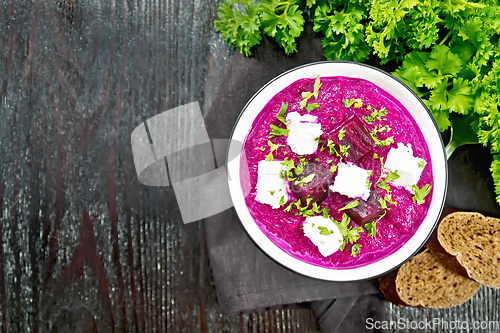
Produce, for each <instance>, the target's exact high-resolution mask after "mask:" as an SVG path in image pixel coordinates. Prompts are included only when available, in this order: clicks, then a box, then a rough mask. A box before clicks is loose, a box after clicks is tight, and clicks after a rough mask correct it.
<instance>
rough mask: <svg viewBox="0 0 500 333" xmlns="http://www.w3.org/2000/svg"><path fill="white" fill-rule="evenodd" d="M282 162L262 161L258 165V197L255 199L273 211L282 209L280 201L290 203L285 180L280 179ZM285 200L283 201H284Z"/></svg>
mask: <svg viewBox="0 0 500 333" xmlns="http://www.w3.org/2000/svg"><path fill="white" fill-rule="evenodd" d="M281 162H282V161H265V160H263V161H260V162H259V164H258V165H257V168H258V169H257V186H256V189H257V195H256V197H255V199H256V200H257V201H259V202H261V203H263V204H268V205H270V206H271V207H272V208H273V209H276V208H279V207H280V201H281V200H283V202H287V201H288V194H287V190H286V189H287V186H286V181H285V179H282V178H281V177H280V173H281V171H282V170H283V165H281ZM282 198H283V199H282Z"/></svg>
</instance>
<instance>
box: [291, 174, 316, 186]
mask: <svg viewBox="0 0 500 333" xmlns="http://www.w3.org/2000/svg"><path fill="white" fill-rule="evenodd" d="M315 176H316V174H314V173H311V174H310V175H309V176H307V177H304V178H302V179H301V180H296V181H295V185H301V184H307V183H309V182H311V181H312V180H313V179H314V177H315Z"/></svg>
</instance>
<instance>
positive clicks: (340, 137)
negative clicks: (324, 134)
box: [338, 128, 345, 141]
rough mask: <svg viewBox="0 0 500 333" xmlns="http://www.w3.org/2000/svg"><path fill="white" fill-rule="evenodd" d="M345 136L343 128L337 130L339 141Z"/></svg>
mask: <svg viewBox="0 0 500 333" xmlns="http://www.w3.org/2000/svg"><path fill="white" fill-rule="evenodd" d="M344 136H345V128H342V129H341V130H340V131H339V134H338V137H339V141H340V140H342V139H343V138H344Z"/></svg>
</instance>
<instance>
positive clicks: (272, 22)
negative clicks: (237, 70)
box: [215, 0, 313, 57]
mask: <svg viewBox="0 0 500 333" xmlns="http://www.w3.org/2000/svg"><path fill="white" fill-rule="evenodd" d="M301 4H302V1H301V0H287V1H282V0H262V1H260V2H254V1H253V0H226V1H225V2H223V3H221V4H220V6H219V9H218V11H217V14H218V16H219V20H218V21H215V29H216V30H217V31H219V32H221V33H222V36H223V37H224V40H225V41H226V42H227V43H228V44H229V45H232V46H234V47H236V48H238V49H239V50H240V52H241V53H243V54H244V55H246V56H247V57H248V56H250V55H252V52H251V51H250V49H251V48H252V47H253V46H255V45H257V44H259V43H260V40H261V39H262V34H261V30H262V32H263V33H264V34H266V35H268V36H271V37H274V39H275V40H276V42H277V43H278V45H280V46H281V47H283V48H284V49H285V53H286V54H291V53H293V52H296V51H297V44H296V42H295V39H296V38H297V37H299V36H300V34H301V33H302V31H303V30H304V22H305V20H304V16H303V12H302V10H300V9H299V7H300V5H301ZM312 4H313V3H312V2H311V1H307V5H308V6H309V7H311V6H312Z"/></svg>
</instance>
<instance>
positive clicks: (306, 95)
mask: <svg viewBox="0 0 500 333" xmlns="http://www.w3.org/2000/svg"><path fill="white" fill-rule="evenodd" d="M322 84H323V83H321V82H320V80H319V75H318V76H317V77H316V80H315V81H314V91H313V92H309V91H304V92H303V93H302V98H303V100H302V101H301V102H300V109H301V110H302V109H304V108H305V107H306V105H307V101H308V100H309V98H311V97H312V96H314V98H316V99H317V98H318V91H319V88H320V87H321V85H322Z"/></svg>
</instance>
